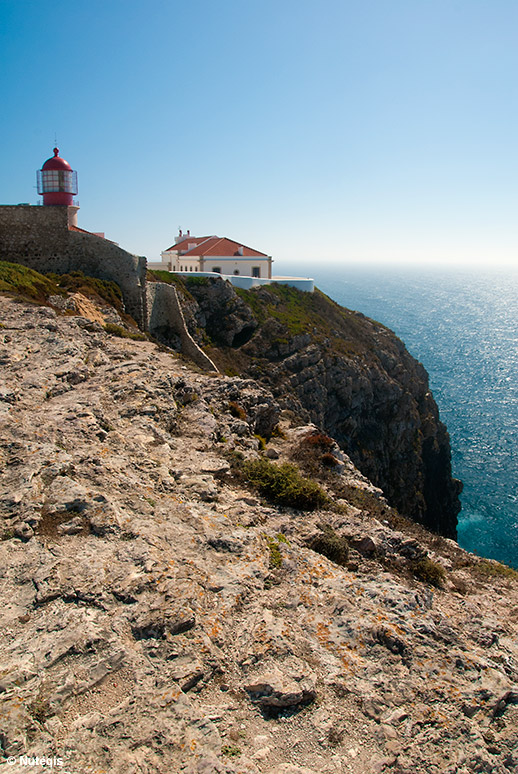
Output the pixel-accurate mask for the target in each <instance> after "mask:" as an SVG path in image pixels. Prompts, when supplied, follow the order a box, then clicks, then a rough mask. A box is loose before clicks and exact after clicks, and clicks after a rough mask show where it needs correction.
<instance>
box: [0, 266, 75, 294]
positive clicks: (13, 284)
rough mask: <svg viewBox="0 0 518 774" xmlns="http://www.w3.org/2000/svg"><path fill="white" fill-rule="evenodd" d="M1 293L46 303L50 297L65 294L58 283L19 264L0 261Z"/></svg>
mask: <svg viewBox="0 0 518 774" xmlns="http://www.w3.org/2000/svg"><path fill="white" fill-rule="evenodd" d="M0 292H4V293H13V294H15V295H20V296H25V297H26V298H31V299H33V300H34V301H39V302H42V303H43V302H45V301H46V300H47V298H48V297H49V296H53V295H59V294H60V293H62V294H63V291H60V289H59V288H58V286H57V285H56V283H55V282H54V281H53V280H52V279H51V278H48V277H44V276H43V274H39V273H38V272H37V271H33V270H32V269H29V268H27V266H22V265H21V264H19V263H9V262H8V261H0Z"/></svg>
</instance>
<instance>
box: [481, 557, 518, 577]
mask: <svg viewBox="0 0 518 774" xmlns="http://www.w3.org/2000/svg"><path fill="white" fill-rule="evenodd" d="M472 569H473V571H474V572H475V573H477V574H478V575H480V576H482V577H484V578H507V579H509V580H515V581H516V580H518V570H514V569H513V568H512V567H508V566H507V565H506V564H502V563H501V562H497V561H493V560H491V559H482V560H481V561H480V562H477V563H476V564H474V565H473V566H472Z"/></svg>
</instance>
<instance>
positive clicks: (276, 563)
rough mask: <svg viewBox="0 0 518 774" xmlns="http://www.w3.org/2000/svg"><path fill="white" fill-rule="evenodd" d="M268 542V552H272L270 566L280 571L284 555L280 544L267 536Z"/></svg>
mask: <svg viewBox="0 0 518 774" xmlns="http://www.w3.org/2000/svg"><path fill="white" fill-rule="evenodd" d="M266 542H267V543H268V550H269V552H270V559H269V564H270V567H271V568H272V569H273V570H278V569H279V567H280V566H281V565H282V554H281V551H280V548H279V543H278V541H277V540H275V538H272V537H268V536H266Z"/></svg>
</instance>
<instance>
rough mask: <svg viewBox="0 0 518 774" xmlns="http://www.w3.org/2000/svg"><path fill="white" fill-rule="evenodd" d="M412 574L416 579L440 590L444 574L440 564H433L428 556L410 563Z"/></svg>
mask: <svg viewBox="0 0 518 774" xmlns="http://www.w3.org/2000/svg"><path fill="white" fill-rule="evenodd" d="M411 567H412V572H413V573H414V575H415V577H416V578H419V580H422V581H424V582H425V583H430V584H431V585H432V586H437V587H438V588H440V587H441V586H442V584H443V581H444V579H445V577H446V572H445V571H444V568H443V567H441V565H440V564H437V563H436V562H433V561H432V560H431V559H430V558H429V557H428V556H425V557H423V558H422V559H417V560H416V561H414V562H412V563H411Z"/></svg>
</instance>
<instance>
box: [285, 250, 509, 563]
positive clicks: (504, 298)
mask: <svg viewBox="0 0 518 774" xmlns="http://www.w3.org/2000/svg"><path fill="white" fill-rule="evenodd" d="M279 268H281V267H279ZM282 268H285V269H286V273H289V270H290V267H287V266H286V267H282ZM292 268H293V267H291V269H292ZM305 268H306V267H300V266H299V267H298V271H297V273H299V274H303V273H304V269H305ZM307 268H308V273H307V274H306V276H312V277H314V279H315V283H316V285H317V287H319V288H320V289H321V290H322V291H323V292H324V293H326V294H327V295H328V296H330V297H331V298H332V299H334V300H335V301H337V302H338V303H339V304H341V305H342V306H345V307H347V308H348V309H354V310H356V311H359V312H362V313H363V314H365V315H366V316H367V317H370V318H372V319H374V320H378V321H379V322H381V323H383V324H384V325H387V326H388V327H389V328H391V329H392V330H393V331H394V332H395V333H396V334H397V335H398V336H399V338H400V339H402V341H404V343H405V345H406V347H407V349H408V350H409V352H410V353H411V354H412V355H413V356H414V357H415V358H417V359H418V360H420V361H421V362H422V363H423V365H424V366H425V368H426V370H427V371H428V374H429V377H430V388H431V390H432V393H433V395H434V398H435V400H436V402H437V405H438V407H439V412H440V417H441V420H442V421H443V422H444V423H445V424H446V426H447V428H448V431H449V434H450V439H451V446H452V468H453V475H454V476H455V478H460V479H461V480H462V481H463V483H464V490H463V493H462V495H461V501H462V510H461V513H460V515H459V524H458V540H459V543H460V545H461V546H462V547H463V548H465V549H467V550H468V551H471V552H473V553H476V554H478V555H479V556H484V557H487V558H491V559H497V560H498V561H500V562H504V563H505V564H507V565H510V566H511V567H515V568H518V269H514V268H513V269H502V268H498V269H477V268H474V269H469V270H468V269H465V268H463V269H460V268H453V267H449V268H443V267H442V268H440V269H438V268H437V267H435V268H417V267H412V268H409V267H404V268H401V267H387V266H384V267H380V266H363V267H360V266H354V265H352V266H351V265H349V266H348V265H345V264H344V265H341V266H336V265H334V266H331V265H329V266H327V267H326V266H322V267H317V268H316V269H315V267H314V266H313V267H312V268H311V269H309V267H307ZM276 273H281V272H280V271H279V269H278V268H277V265H276ZM292 273H294V272H293V271H292Z"/></svg>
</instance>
